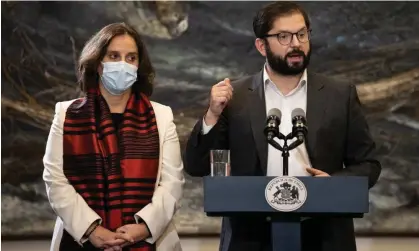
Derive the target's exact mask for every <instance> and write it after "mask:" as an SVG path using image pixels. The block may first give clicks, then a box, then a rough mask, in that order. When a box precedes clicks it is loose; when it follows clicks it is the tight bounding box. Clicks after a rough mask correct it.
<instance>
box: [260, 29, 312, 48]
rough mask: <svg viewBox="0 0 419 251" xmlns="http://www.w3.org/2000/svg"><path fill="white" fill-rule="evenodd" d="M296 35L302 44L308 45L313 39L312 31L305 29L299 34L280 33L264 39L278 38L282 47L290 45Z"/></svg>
mask: <svg viewBox="0 0 419 251" xmlns="http://www.w3.org/2000/svg"><path fill="white" fill-rule="evenodd" d="M294 35H296V37H297V39H298V41H300V43H307V42H308V41H309V40H310V37H311V29H303V30H300V31H297V32H294V33H292V32H287V31H284V32H280V33H276V34H267V35H265V36H264V37H274V36H276V38H277V39H278V42H279V43H280V44H282V45H289V44H290V43H291V41H292V39H293V37H294Z"/></svg>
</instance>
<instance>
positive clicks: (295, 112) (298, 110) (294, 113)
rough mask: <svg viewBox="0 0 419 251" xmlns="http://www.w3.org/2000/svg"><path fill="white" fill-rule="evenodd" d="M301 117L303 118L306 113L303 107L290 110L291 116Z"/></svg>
mask: <svg viewBox="0 0 419 251" xmlns="http://www.w3.org/2000/svg"><path fill="white" fill-rule="evenodd" d="M297 116H298V117H303V118H305V116H306V113H305V112H304V110H303V109H301V108H295V109H294V110H292V112H291V118H295V117H297Z"/></svg>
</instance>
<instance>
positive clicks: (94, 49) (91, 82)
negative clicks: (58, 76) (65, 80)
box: [77, 23, 155, 96]
mask: <svg viewBox="0 0 419 251" xmlns="http://www.w3.org/2000/svg"><path fill="white" fill-rule="evenodd" d="M124 34H127V35H130V36H131V37H132V38H133V39H134V40H135V43H136V45H137V49H138V59H139V62H138V70H137V81H135V83H134V84H133V86H132V88H133V91H134V92H142V93H144V94H145V95H147V96H151V94H152V92H153V81H154V76H155V72H154V68H153V66H152V64H151V61H150V58H149V56H148V53H147V50H146V47H145V45H144V43H143V41H142V39H141V37H140V35H139V34H138V32H137V31H135V30H134V29H133V28H132V27H130V26H128V25H126V24H125V23H113V24H109V25H107V26H105V27H104V28H102V29H101V30H100V31H99V32H97V33H96V34H95V35H94V36H93V37H91V38H90V40H89V41H88V42H87V43H86V45H85V46H84V48H83V50H82V52H81V55H80V58H79V65H78V69H77V75H78V76H77V77H78V81H79V85H80V89H81V90H82V91H83V92H84V93H86V92H87V90H88V89H90V88H95V87H97V85H98V83H99V74H98V72H97V68H98V66H99V64H100V62H101V61H102V60H103V57H104V56H105V54H106V50H107V49H108V46H109V43H110V42H111V40H112V39H113V38H114V37H116V36H119V35H124Z"/></svg>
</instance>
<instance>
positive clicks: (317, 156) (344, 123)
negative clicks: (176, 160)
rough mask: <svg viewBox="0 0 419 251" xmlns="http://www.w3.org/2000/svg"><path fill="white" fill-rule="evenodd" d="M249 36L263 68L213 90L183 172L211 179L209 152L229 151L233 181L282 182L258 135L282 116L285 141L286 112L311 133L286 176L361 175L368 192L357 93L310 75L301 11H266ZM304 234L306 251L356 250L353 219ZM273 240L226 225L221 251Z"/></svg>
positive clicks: (250, 225) (279, 6)
mask: <svg viewBox="0 0 419 251" xmlns="http://www.w3.org/2000/svg"><path fill="white" fill-rule="evenodd" d="M253 29H254V32H255V35H256V37H257V39H256V41H255V46H256V48H257V50H258V51H259V52H260V54H261V55H262V56H264V57H265V58H266V64H265V66H264V67H263V70H262V71H260V72H259V73H257V74H256V75H254V76H250V77H246V78H243V79H240V80H237V81H235V82H232V83H230V80H229V79H225V80H224V81H221V82H219V83H218V84H216V85H214V86H213V87H212V90H211V97H210V106H209V108H208V110H207V112H206V114H205V115H204V117H203V118H201V119H200V120H199V121H198V122H197V124H196V125H195V127H194V129H193V131H192V133H191V135H190V138H189V140H188V143H187V148H186V152H185V161H184V162H185V163H184V164H185V170H186V172H187V173H188V174H190V175H192V176H205V175H209V174H210V160H209V152H210V150H211V149H230V154H231V175H235V176H257V175H267V176H282V156H281V152H280V151H278V150H276V149H275V148H273V147H272V146H271V145H269V144H268V142H267V140H266V137H265V135H264V133H263V130H264V127H265V122H266V116H267V111H269V110H270V109H272V108H278V109H280V110H281V111H282V122H281V124H280V131H281V132H282V133H283V134H284V135H286V134H288V133H289V132H291V130H292V123H291V111H292V110H293V109H295V108H301V109H303V110H304V111H305V112H306V114H307V127H308V133H307V138H306V141H305V143H304V144H302V145H300V146H299V147H297V148H296V149H294V150H292V151H291V152H290V157H289V175H290V176H304V175H306V176H308V175H312V176H323V177H324V176H335V175H357V176H366V177H368V178H369V187H372V186H373V185H374V184H375V183H376V181H377V179H378V177H379V174H380V171H381V166H380V163H379V162H378V161H377V160H376V158H375V157H374V151H375V144H374V142H373V140H372V138H371V135H370V133H369V128H368V124H367V121H366V119H365V117H364V115H363V113H362V110H361V105H360V101H359V98H358V95H357V91H356V88H355V86H354V85H350V84H343V83H340V82H337V81H336V80H332V79H328V78H326V77H323V76H320V75H317V74H315V73H312V72H311V71H309V70H308V69H307V66H308V64H309V60H310V31H311V28H310V22H309V19H308V17H307V14H306V13H305V12H304V10H303V9H302V8H301V7H300V6H299V5H297V4H295V3H289V2H277V3H272V4H269V5H267V6H265V7H264V8H262V9H261V10H260V11H259V12H258V14H257V15H256V17H255V18H254V21H253ZM233 88H234V91H233ZM233 93H234V94H233ZM301 231H302V233H301V235H302V248H303V250H305V251H306V250H307V251H308V250H310V251H354V250H356V243H355V235H354V225H353V220H352V219H338V218H327V219H326V218H312V219H306V220H304V221H303V222H302V230H301ZM270 236H271V235H270V223H269V219H266V218H259V217H245V218H243V217H231V218H224V219H223V225H222V232H221V241H220V250H225V251H265V250H266V251H267V250H272V247H271V240H270ZM275 251H277V250H275ZM285 251H287V250H285Z"/></svg>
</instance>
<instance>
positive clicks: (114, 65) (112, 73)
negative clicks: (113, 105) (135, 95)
mask: <svg viewBox="0 0 419 251" xmlns="http://www.w3.org/2000/svg"><path fill="white" fill-rule="evenodd" d="M102 65H103V73H102V76H101V80H102V84H103V87H105V89H106V90H107V91H108V92H109V93H110V94H112V95H121V94H122V93H124V92H125V91H126V90H128V89H129V88H131V86H132V85H133V84H134V83H135V81H136V80H137V69H138V68H137V67H136V66H135V65H132V64H128V63H127V62H125V61H119V62H104V63H103V62H102Z"/></svg>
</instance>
